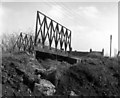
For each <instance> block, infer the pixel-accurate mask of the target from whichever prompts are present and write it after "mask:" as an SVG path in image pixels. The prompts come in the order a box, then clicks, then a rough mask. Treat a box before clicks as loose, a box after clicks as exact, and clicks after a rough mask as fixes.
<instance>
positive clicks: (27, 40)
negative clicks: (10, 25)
mask: <svg viewBox="0 0 120 98" xmlns="http://www.w3.org/2000/svg"><path fill="white" fill-rule="evenodd" d="M13 48H14V49H17V50H19V51H28V52H31V53H32V52H33V50H34V38H33V36H31V35H28V34H24V33H20V35H19V37H18V39H17V41H16V43H15V45H14V47H13Z"/></svg>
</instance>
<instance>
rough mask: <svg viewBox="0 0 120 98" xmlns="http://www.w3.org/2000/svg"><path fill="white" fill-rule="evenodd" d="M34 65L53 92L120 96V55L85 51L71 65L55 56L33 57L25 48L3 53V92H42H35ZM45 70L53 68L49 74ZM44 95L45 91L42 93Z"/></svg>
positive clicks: (18, 94) (38, 94)
mask: <svg viewBox="0 0 120 98" xmlns="http://www.w3.org/2000/svg"><path fill="white" fill-rule="evenodd" d="M36 69H41V70H46V71H45V72H44V74H45V75H46V76H45V75H43V76H42V77H41V78H43V79H46V80H48V81H50V82H51V83H52V84H53V85H55V89H56V92H55V93H54V94H53V96H56V95H73V96H83V97H84V96H104V97H108V96H112V97H113V96H114V97H119V96H120V58H107V57H101V56H93V55H88V56H86V57H83V58H82V61H81V62H79V63H77V64H74V65H71V64H68V63H66V62H59V61H57V60H50V59H47V60H41V59H39V60H36V59H35V58H34V57H33V56H32V55H29V54H26V53H24V52H20V53H3V54H2V65H1V74H2V96H3V97H5V96H13V97H16V96H41V95H43V94H42V93H41V92H36V91H35V90H34V86H35V83H36V77H37V75H38V74H36V73H35V70H36ZM48 70H50V71H51V72H54V73H53V74H52V75H51V74H49V72H48ZM43 96H44V95H43Z"/></svg>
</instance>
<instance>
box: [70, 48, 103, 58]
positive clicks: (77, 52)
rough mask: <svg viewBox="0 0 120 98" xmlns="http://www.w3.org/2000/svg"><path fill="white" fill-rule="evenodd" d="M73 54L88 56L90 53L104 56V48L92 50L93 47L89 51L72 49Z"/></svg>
mask: <svg viewBox="0 0 120 98" xmlns="http://www.w3.org/2000/svg"><path fill="white" fill-rule="evenodd" d="M71 54H72V55H73V56H77V57H82V56H87V55H88V54H95V55H101V56H104V49H102V51H92V49H90V51H89V52H80V51H71Z"/></svg>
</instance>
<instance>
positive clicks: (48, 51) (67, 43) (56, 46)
mask: <svg viewBox="0 0 120 98" xmlns="http://www.w3.org/2000/svg"><path fill="white" fill-rule="evenodd" d="M46 43H47V44H48V45H46ZM14 49H15V50H17V51H27V52H29V53H35V56H36V58H41V59H45V58H50V59H56V58H57V60H59V61H67V62H68V63H75V62H76V59H75V58H73V57H72V56H71V55H70V52H71V51H72V47H71V30H69V29H68V28H66V27H65V26H63V25H61V24H60V23H58V22H56V21H55V20H53V19H51V18H50V17H48V16H46V15H45V14H43V13H41V12H40V11H37V17H36V28H35V36H32V35H29V34H25V33H22V32H21V33H20V35H19V37H18V39H17V41H16V44H15V45H14Z"/></svg>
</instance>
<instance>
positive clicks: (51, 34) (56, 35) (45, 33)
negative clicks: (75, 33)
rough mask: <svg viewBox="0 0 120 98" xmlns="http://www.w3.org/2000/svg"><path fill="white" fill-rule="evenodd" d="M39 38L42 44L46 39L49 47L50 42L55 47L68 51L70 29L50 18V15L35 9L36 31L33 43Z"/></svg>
mask: <svg viewBox="0 0 120 98" xmlns="http://www.w3.org/2000/svg"><path fill="white" fill-rule="evenodd" d="M39 39H41V44H42V45H43V46H44V45H45V41H46V40H47V39H48V44H49V47H50V49H51V46H52V44H55V47H54V48H55V49H58V44H59V45H60V50H63V49H64V50H65V51H67V50H68V48H69V51H70V50H71V30H69V29H67V28H66V27H64V26H63V25H61V24H59V23H58V22H56V21H54V20H52V19H51V18H50V17H48V16H46V15H44V14H43V13H41V12H39V11H37V18H36V31H35V45H37V42H38V41H39Z"/></svg>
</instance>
